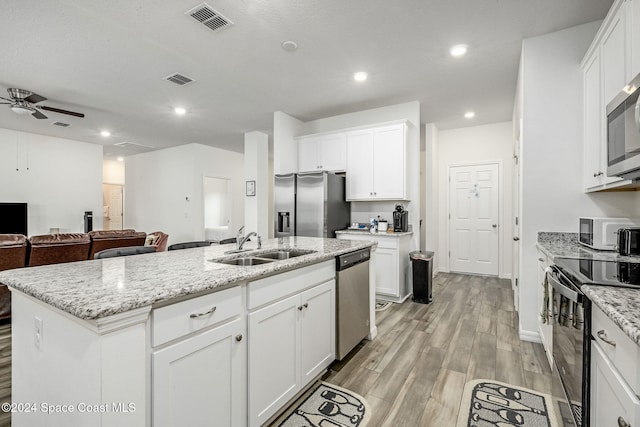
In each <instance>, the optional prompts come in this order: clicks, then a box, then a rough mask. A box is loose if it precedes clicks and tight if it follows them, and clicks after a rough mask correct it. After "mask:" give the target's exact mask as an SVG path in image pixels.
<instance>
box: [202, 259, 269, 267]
mask: <svg viewBox="0 0 640 427" xmlns="http://www.w3.org/2000/svg"><path fill="white" fill-rule="evenodd" d="M273 261H274V260H272V259H264V258H257V257H242V258H234V259H225V260H213V262H218V263H220V264H228V265H238V266H241V267H246V266H250V265H260V264H266V263H268V262H273Z"/></svg>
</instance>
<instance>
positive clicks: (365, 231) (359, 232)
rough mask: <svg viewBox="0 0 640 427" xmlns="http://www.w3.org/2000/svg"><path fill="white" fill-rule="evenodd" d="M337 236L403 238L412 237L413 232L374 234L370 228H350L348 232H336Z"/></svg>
mask: <svg viewBox="0 0 640 427" xmlns="http://www.w3.org/2000/svg"><path fill="white" fill-rule="evenodd" d="M391 230H393V229H391ZM336 234H354V235H358V236H363V235H371V236H385V237H402V236H411V235H412V234H413V231H380V232H378V231H376V232H374V233H372V232H371V231H369V229H368V228H363V229H358V230H354V229H350V228H348V229H346V230H338V231H336Z"/></svg>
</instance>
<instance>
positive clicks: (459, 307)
mask: <svg viewBox="0 0 640 427" xmlns="http://www.w3.org/2000/svg"><path fill="white" fill-rule="evenodd" d="M433 297H434V301H433V302H432V303H431V304H415V303H413V302H405V303H404V304H393V305H392V306H391V308H389V309H387V310H384V311H381V312H377V313H376V314H377V325H378V336H377V337H376V339H375V340H373V341H363V343H361V344H360V346H359V349H358V350H357V351H354V352H352V353H351V355H350V356H349V357H348V359H347V360H344V361H342V362H339V363H336V364H335V365H333V366H332V367H331V369H330V371H329V372H328V373H327V374H326V375H325V378H324V380H325V381H328V382H330V383H333V384H336V385H338V386H341V387H345V388H347V389H349V390H353V391H354V392H356V393H358V394H361V395H362V396H364V397H365V398H366V399H367V401H368V402H369V404H370V405H371V408H372V412H373V419H372V420H371V422H370V423H369V427H377V426H384V427H386V426H393V427H404V426H406V427H409V426H410V427H414V426H426V427H430V426H434V427H435V426H453V425H455V422H456V418H457V416H458V407H459V405H460V396H461V394H462V390H463V388H464V384H465V382H467V381H469V380H471V379H476V378H487V379H495V380H498V381H504V382H507V383H510V384H513V385H520V386H524V387H528V388H531V389H534V390H538V391H540V392H545V393H549V392H550V388H551V371H550V369H549V364H548V362H547V359H546V356H545V354H544V350H543V348H542V346H541V345H540V344H533V343H530V342H526V341H520V340H519V338H518V315H517V313H516V312H514V311H513V293H512V291H511V285H510V282H509V281H508V280H500V279H496V278H487V277H479V276H466V275H460V274H443V273H440V274H438V275H437V276H436V277H435V279H434V283H433ZM10 400H11V326H10V325H9V324H4V325H0V403H1V402H5V401H10ZM277 423H278V422H276V423H274V424H273V425H277ZM9 425H10V419H9V417H7V414H3V413H1V412H0V426H9Z"/></svg>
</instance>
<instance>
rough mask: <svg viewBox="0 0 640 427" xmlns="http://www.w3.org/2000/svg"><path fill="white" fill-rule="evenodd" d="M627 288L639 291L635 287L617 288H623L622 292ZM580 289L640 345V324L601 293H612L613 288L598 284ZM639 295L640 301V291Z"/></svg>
mask: <svg viewBox="0 0 640 427" xmlns="http://www.w3.org/2000/svg"><path fill="white" fill-rule="evenodd" d="M625 289H626V290H631V291H634V292H637V291H636V290H634V289H628V288H617V289H615V290H617V291H620V290H622V291H621V292H625V291H624V290H625ZM580 290H582V292H583V293H584V294H585V296H586V297H587V298H589V299H590V300H591V302H592V303H593V304H595V305H596V306H597V307H598V308H600V309H601V310H602V311H603V312H604V313H605V314H606V315H607V317H608V318H609V319H611V320H612V321H613V323H615V324H616V325H618V326H619V327H620V329H622V331H623V332H624V333H625V334H626V335H627V336H628V337H629V338H631V340H632V341H633V342H635V343H636V345H638V346H640V325H634V324H633V323H632V322H630V321H629V320H628V316H627V315H625V314H623V313H621V312H620V311H619V310H618V309H617V308H616V307H615V306H614V305H613V304H612V303H611V302H609V301H608V300H607V299H605V298H604V297H603V296H602V295H600V294H599V292H607V293H609V294H611V291H612V289H611V288H609V287H604V286H596V285H583V286H582V287H581V288H580ZM638 297H639V298H638V299H639V301H640V293H638Z"/></svg>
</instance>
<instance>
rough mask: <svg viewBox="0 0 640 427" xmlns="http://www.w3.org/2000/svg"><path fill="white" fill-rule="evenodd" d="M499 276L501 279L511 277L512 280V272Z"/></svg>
mask: <svg viewBox="0 0 640 427" xmlns="http://www.w3.org/2000/svg"><path fill="white" fill-rule="evenodd" d="M498 277H499V278H500V279H509V280H511V274H499V275H498Z"/></svg>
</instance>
